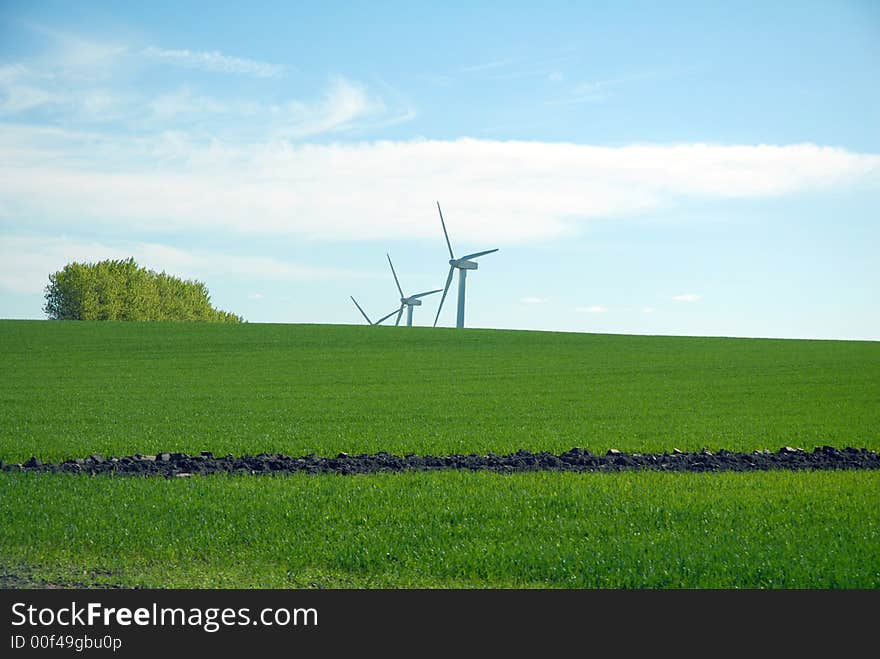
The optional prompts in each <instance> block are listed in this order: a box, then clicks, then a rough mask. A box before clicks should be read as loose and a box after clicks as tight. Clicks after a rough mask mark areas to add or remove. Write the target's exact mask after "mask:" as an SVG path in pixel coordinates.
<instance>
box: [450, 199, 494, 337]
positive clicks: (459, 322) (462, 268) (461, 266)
mask: <svg viewBox="0 0 880 659" xmlns="http://www.w3.org/2000/svg"><path fill="white" fill-rule="evenodd" d="M437 211H438V212H439V213H440V224H441V225H442V226H443V235H444V236H445V237H446V246H447V247H448V248H449V276H448V277H446V286H445V287H444V288H443V295H442V297H441V298H440V306H439V307H437V315H436V316H435V317H434V327H437V319H438V318H440V310H441V309H443V301H444V300H445V299H446V292H447V291H448V290H449V284H451V283H452V273H453V272H454V271H455V270H456V269H457V270H458V315H457V316H456V319H455V326H456V327H464V290H465V282H466V281H467V271H468V270H476V269H477V262H476V261H471V259H475V258H477V257H479V256H485V255H486V254H491V253H492V252H497V251H498V249H497V248H496V249H487V250H486V251H485V252H475V253H473V254H467V255H466V256H462V257H461V258H460V259H457V258H455V254H453V253H452V243H450V242H449V234H448V233H446V222H444V221H443V211H441V210H440V202H439V201H438V202H437Z"/></svg>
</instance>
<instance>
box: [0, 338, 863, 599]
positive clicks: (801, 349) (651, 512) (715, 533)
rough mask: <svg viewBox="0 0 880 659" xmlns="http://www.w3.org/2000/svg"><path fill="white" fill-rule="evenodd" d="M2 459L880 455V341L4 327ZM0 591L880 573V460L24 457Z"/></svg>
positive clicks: (6, 505) (575, 583)
mask: <svg viewBox="0 0 880 659" xmlns="http://www.w3.org/2000/svg"><path fill="white" fill-rule="evenodd" d="M0 372H2V374H3V375H2V377H0V459H2V460H5V461H7V462H13V461H19V460H25V459H27V458H28V457H30V456H31V455H36V456H38V457H39V458H41V459H43V460H61V459H64V458H69V457H82V456H86V455H88V454H90V453H94V452H101V453H104V454H105V455H125V454H131V453H137V452H139V453H156V452H159V451H162V450H165V451H182V452H189V453H193V452H198V451H201V450H210V451H213V452H214V453H216V454H221V455H222V454H225V453H233V454H243V453H259V452H264V451H265V452H284V453H288V454H293V455H299V454H304V453H308V452H314V453H318V454H324V455H328V454H329V455H332V454H334V453H336V452H338V451H347V452H349V453H357V452H376V451H381V450H385V451H389V452H394V453H406V452H410V451H412V452H416V453H434V454H445V453H453V452H460V453H470V452H478V453H482V452H486V451H489V450H492V451H494V452H496V453H504V452H510V451H515V450H516V449H519V448H528V449H530V450H535V451H537V450H552V451H554V452H561V451H564V450H567V449H569V448H571V447H573V446H579V447H584V448H589V449H590V450H593V451H594V452H600V451H604V450H606V449H607V448H611V447H616V448H619V449H621V450H627V451H671V450H672V448H673V447H676V448H680V449H682V450H699V449H700V448H703V447H707V448H710V449H717V448H727V449H730V450H753V449H759V448H771V449H775V448H778V447H779V446H781V445H783V444H788V445H794V446H802V447H804V448H807V449H809V448H812V446H814V445H823V444H833V445H836V446H838V447H843V446H848V445H852V446H857V447H866V448H869V449H872V450H878V449H880V423H878V422H880V343H872V342H840V341H782V340H756V339H722V338H717V339H716V338H678V337H642V336H610V335H595V334H563V333H539V332H512V331H490V330H466V331H457V330H448V329H436V330H435V329H428V328H393V327H368V326H363V327H359V326H355V327H349V326H318V325H257V324H247V325H236V326H221V325H207V324H204V325H202V324H192V323H181V324H160V323H150V324H137V323H110V322H95V323H88V322H45V321H42V322H41V321H0ZM0 495H2V496H0V587H3V586H5V587H13V588H18V587H30V586H40V587H46V586H58V585H61V586H104V585H121V586H126V587H132V586H141V587H152V588H176V587H202V588H225V587H244V588H249V587H268V588H310V587H341V588H349V587H358V588H372V587H387V588H399V587H403V588H407V587H424V588H458V587H476V588H481V587H494V588H505V587H528V588H533V587H537V588H621V587H626V588H700V587H703V588H733V587H737V588H739V587H742V588H867V589H875V588H878V587H880V473H878V472H876V471H868V472H845V471H841V472H831V471H826V472H757V473H745V474H736V473H697V474H693V473H675V474H672V473H670V474H664V473H648V472H635V473H620V474H601V473H582V474H570V473H569V474H559V473H529V474H512V475H499V474H491V473H469V472H442V473H415V472H411V473H400V474H374V475H368V476H337V475H322V476H312V475H307V474H293V475H289V476H283V477H271V476H265V477H258V476H231V475H223V476H209V477H192V478H184V479H178V478H174V479H163V478H139V477H112V476H107V477H103V476H99V477H85V476H79V475H75V474H34V473H17V472H11V471H0Z"/></svg>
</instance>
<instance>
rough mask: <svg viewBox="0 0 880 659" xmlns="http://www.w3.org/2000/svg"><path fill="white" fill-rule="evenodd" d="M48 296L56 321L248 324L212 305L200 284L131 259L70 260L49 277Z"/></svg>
mask: <svg viewBox="0 0 880 659" xmlns="http://www.w3.org/2000/svg"><path fill="white" fill-rule="evenodd" d="M45 298H46V304H45V306H44V307H43V311H45V313H46V315H48V316H49V318H50V319H52V320H190V321H207V322H221V323H241V322H244V319H243V318H242V317H241V316H237V315H236V314H233V313H230V312H228V311H222V310H219V309H215V308H214V307H213V306H211V297H210V295H209V293H208V289H207V287H206V286H205V284H203V283H202V282H200V281H194V280H183V279H179V278H177V277H172V276H171V275H168V274H165V273H164V272H161V273H157V272H154V271H153V270H148V269H146V268H142V267H139V266H138V265H137V263H135V261H134V259H133V258H129V259H121V260H106V261H100V262H98V263H76V262H74V263H68V264H67V265H66V266H64V268H63V269H62V270H59V271H58V272H55V273H53V274H51V275H49V285H48V286H46V293H45Z"/></svg>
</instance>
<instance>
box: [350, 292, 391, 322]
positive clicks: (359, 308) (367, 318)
mask: <svg viewBox="0 0 880 659" xmlns="http://www.w3.org/2000/svg"><path fill="white" fill-rule="evenodd" d="M349 297H351V301H352V302H354V306H356V307H357V308H358V311H360V312H361V315H362V316H363V317H364V318H366V320H367V322H368V323H369V324H370V325H378V324H379V323H381V322H382V321H383V320H385V319H386V318H391V316H393V315H394V314H397V315H398V321H399V320H400V310H399V309H395V310H394V311H392V312H391V313H390V314H388V315H387V316H382V317H381V318H380V319H379V320H377V321H376V322H375V323H374V322H373V321H372V320H370V317H369V316H368V315H367V314H366V313H364V310H363V309H361V305H359V304H358V303H357V300H355V299H354V296H349Z"/></svg>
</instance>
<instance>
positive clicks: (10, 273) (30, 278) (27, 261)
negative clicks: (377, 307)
mask: <svg viewBox="0 0 880 659" xmlns="http://www.w3.org/2000/svg"><path fill="white" fill-rule="evenodd" d="M128 257H133V258H134V260H135V261H137V263H138V265H140V266H142V267H145V268H149V269H151V270H155V271H157V272H160V271H162V270H164V271H166V272H168V273H171V274H174V275H175V276H180V277H185V278H196V279H200V280H205V279H206V278H210V277H211V276H212V275H217V276H219V275H227V276H230V275H231V276H233V277H237V278H239V279H243V280H254V281H266V280H274V281H319V280H330V279H372V278H374V277H376V276H378V275H377V274H374V273H367V272H358V271H355V270H347V269H343V268H326V267H316V266H310V265H304V264H301V263H293V262H290V261H281V260H278V259H274V258H268V257H261V256H242V255H235V254H226V253H220V252H208V251H199V250H191V251H188V250H183V249H179V248H176V247H169V246H167V245H161V244H157V243H142V242H127V243H121V244H116V245H110V244H104V243H100V242H95V241H81V240H69V239H66V238H63V237H54V238H35V237H31V236H3V237H0V288H3V289H6V290H9V291H12V292H15V293H26V294H33V293H40V292H42V290H43V289H44V287H45V286H46V284H48V282H49V279H48V278H49V274H50V273H52V272H56V271H58V270H60V269H61V268H63V267H64V266H65V265H66V264H68V263H71V262H73V261H80V262H96V261H101V260H104V259H125V258H128ZM382 276H384V273H383V275H382ZM255 295H260V294H259V293H257V294H255ZM261 297H262V296H261ZM252 299H259V298H257V297H252Z"/></svg>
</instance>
